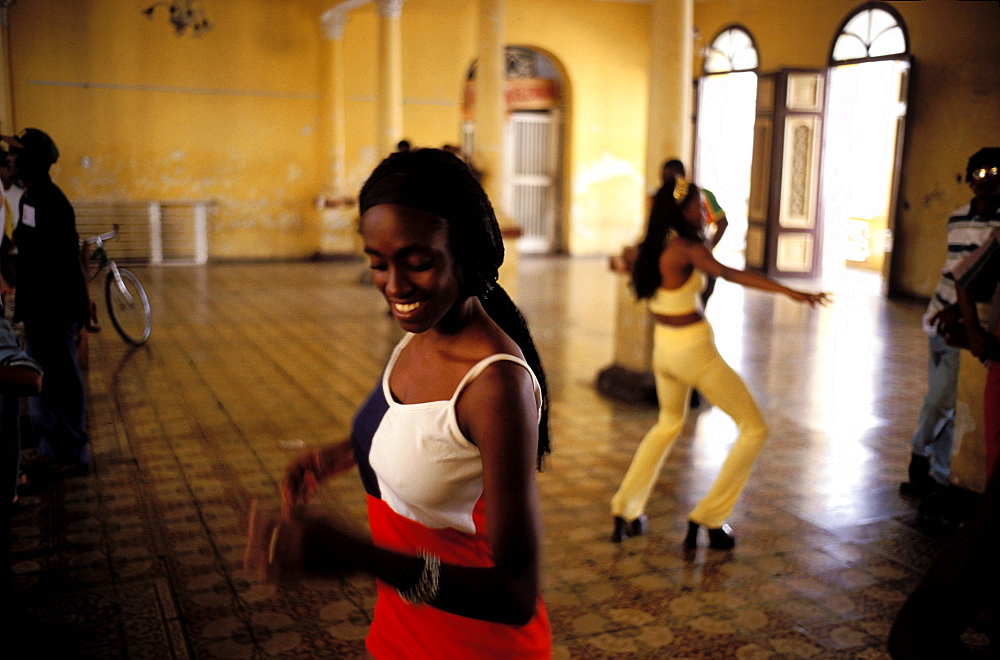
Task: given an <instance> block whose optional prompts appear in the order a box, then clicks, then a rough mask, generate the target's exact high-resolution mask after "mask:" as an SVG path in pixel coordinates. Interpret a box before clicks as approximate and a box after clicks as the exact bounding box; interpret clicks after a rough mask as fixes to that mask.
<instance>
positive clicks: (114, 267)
mask: <svg viewBox="0 0 1000 660" xmlns="http://www.w3.org/2000/svg"><path fill="white" fill-rule="evenodd" d="M113 227H114V228H113V229H112V230H111V231H109V232H107V233H106V234H101V235H99V236H92V237H91V238H88V239H86V240H84V241H81V242H82V243H83V248H84V250H88V251H89V254H86V255H85V259H86V263H87V272H88V275H89V279H90V281H93V280H95V279H96V278H97V276H98V275H100V274H101V273H103V272H107V277H106V278H105V280H104V300H105V301H106V302H107V304H108V316H110V317H111V323H112V324H114V326H115V330H117V331H118V334H120V335H121V336H122V339H124V340H125V341H126V342H128V343H129V344H132V345H133V346H141V345H143V344H145V343H146V340H148V339H149V333H150V332H151V331H152V329H153V314H152V311H151V310H150V308H149V298H148V297H147V296H146V290H145V289H143V288H142V283H141V282H139V278H138V277H136V275H135V273H133V272H132V271H130V270H129V269H127V268H121V267H120V266H118V264H116V263H115V261H114V259H112V258H111V257H110V256H109V255H108V252H107V250H105V249H104V243H105V242H106V241H110V240H111V239H112V238H114V237H115V236H116V235H117V234H118V225H114V226H113Z"/></svg>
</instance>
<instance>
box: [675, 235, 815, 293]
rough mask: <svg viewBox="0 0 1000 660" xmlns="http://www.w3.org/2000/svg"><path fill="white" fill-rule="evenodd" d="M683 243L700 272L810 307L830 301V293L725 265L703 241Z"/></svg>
mask: <svg viewBox="0 0 1000 660" xmlns="http://www.w3.org/2000/svg"><path fill="white" fill-rule="evenodd" d="M685 245H686V246H687V256H688V258H689V259H690V261H691V263H692V264H693V265H694V267H695V268H697V269H698V270H700V271H702V272H705V273H708V274H709V275H714V276H715V277H721V278H722V279H724V280H727V281H729V282H732V283H734V284H739V285H741V286H745V287H749V288H751V289H760V290H761V291H771V292H774V293H783V294H785V295H786V296H788V297H789V298H791V299H792V300H796V301H798V302H804V303H806V304H808V305H809V306H810V307H814V306H816V305H817V304H819V305H826V304H828V303H829V302H830V294H828V293H826V292H820V293H809V292H806V291H799V290H798V289H792V288H790V287H787V286H785V285H784V284H780V283H778V282H775V281H774V280H772V279H771V278H769V277H765V276H764V275H759V274H757V273H754V272H752V271H749V270H738V269H736V268H730V267H729V266H725V265H723V264H721V263H719V262H718V261H717V260H716V259H715V257H714V256H713V255H712V251H711V250H710V249H708V248H707V247H706V246H705V245H704V244H703V243H698V242H695V241H685Z"/></svg>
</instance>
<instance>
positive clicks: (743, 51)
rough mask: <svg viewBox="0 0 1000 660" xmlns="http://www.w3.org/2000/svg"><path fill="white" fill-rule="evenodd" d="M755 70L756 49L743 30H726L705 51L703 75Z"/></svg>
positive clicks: (739, 28) (733, 28)
mask: <svg viewBox="0 0 1000 660" xmlns="http://www.w3.org/2000/svg"><path fill="white" fill-rule="evenodd" d="M756 69H757V47H756V46H755V45H754V43H753V37H751V36H750V33H749V32H747V31H746V30H745V29H743V28H741V27H739V26H734V27H730V28H726V29H725V30H723V31H722V32H720V33H719V36H717V37H716V38H715V40H713V41H712V45H711V46H709V47H708V48H706V49H705V73H732V72H734V71H754V70H756Z"/></svg>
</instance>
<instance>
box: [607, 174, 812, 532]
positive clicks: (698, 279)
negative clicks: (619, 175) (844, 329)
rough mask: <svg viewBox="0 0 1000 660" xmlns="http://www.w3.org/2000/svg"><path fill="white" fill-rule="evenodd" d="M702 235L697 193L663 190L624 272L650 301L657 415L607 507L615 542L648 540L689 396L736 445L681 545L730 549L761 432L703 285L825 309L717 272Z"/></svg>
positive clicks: (790, 292) (808, 296) (670, 185)
mask: <svg viewBox="0 0 1000 660" xmlns="http://www.w3.org/2000/svg"><path fill="white" fill-rule="evenodd" d="M703 228H704V220H703V218H702V205H701V192H700V190H699V189H698V187H697V186H695V185H693V184H689V183H688V182H687V181H686V180H685V179H683V178H680V177H678V178H676V179H668V180H667V181H665V182H664V186H663V187H662V188H660V190H659V191H658V192H657V193H656V196H655V197H654V199H653V207H652V210H651V211H650V214H649V224H648V226H647V228H646V236H645V238H644V239H643V241H642V243H641V244H640V245H639V251H638V255H637V256H636V260H635V264H634V266H633V268H632V284H633V286H634V287H635V291H636V295H637V296H638V297H639V298H640V299H645V300H648V305H649V311H650V312H651V313H652V314H653V316H654V318H655V319H656V325H655V328H654V331H653V373H654V376H655V378H656V395H657V399H658V400H659V405H660V414H659V419H658V420H657V422H656V425H655V426H653V428H652V429H650V430H649V432H648V433H647V434H646V437H644V438H643V439H642V442H641V443H640V444H639V448H638V449H637V450H636V453H635V456H634V457H633V458H632V464H631V465H630V466H629V469H628V472H627V473H626V474H625V478H624V479H623V480H622V483H621V486H619V488H618V492H617V493H615V495H614V497H612V498H611V513H612V515H613V516H614V533H613V534H612V537H611V540H612V541H614V542H620V541H623V540H624V539H626V538H628V537H629V536H636V535H638V534H642V533H643V532H645V531H646V529H647V520H646V515H645V513H644V511H645V508H646V502H647V501H648V500H649V496H650V493H651V492H652V490H653V485H654V484H655V483H656V478H657V476H658V475H659V472H660V468H661V467H662V465H663V461H664V459H665V458H666V456H667V453H668V452H669V451H670V447H671V446H672V445H673V444H674V441H675V440H676V439H677V436H678V435H679V434H680V432H681V429H682V428H683V427H684V419H685V417H686V415H687V410H688V405H687V402H688V397H689V396H690V391H691V389H692V388H696V389H697V390H698V391H699V392H701V394H702V395H703V396H704V397H705V398H707V399H708V400H709V401H710V402H712V403H713V404H715V405H716V406H718V407H719V408H721V409H722V410H723V411H724V412H725V413H726V414H728V415H729V416H730V417H732V418H733V421H734V422H736V426H737V428H738V430H739V437H738V438H737V440H736V443H735V444H734V445H733V448H732V449H731V450H730V452H729V456H727V457H726V460H725V462H723V464H722V469H721V470H720V471H719V475H718V477H716V479H715V483H713V484H712V487H711V488H710V489H709V491H708V493H707V494H706V495H705V497H704V498H703V499H702V500H701V502H699V503H698V505H697V506H696V507H695V508H694V510H693V511H691V513H690V514H689V516H688V533H687V536H686V537H685V539H684V545H685V546H686V547H689V548H693V547H695V546H696V545H697V540H698V529H699V527H701V526H704V527H706V528H707V529H708V538H709V545H710V546H711V547H713V548H718V549H729V548H732V547H733V546H734V545H735V544H736V539H735V537H734V536H733V531H732V528H730V527H729V525H727V524H725V520H726V518H727V517H728V516H729V514H730V512H731V511H732V510H733V507H734V506H735V504H736V500H737V498H738V497H739V495H740V492H741V491H742V490H743V486H744V485H746V482H747V477H748V476H749V475H750V469H751V468H752V467H753V463H754V460H755V459H756V457H757V453H758V452H759V451H760V448H761V446H763V444H764V441H765V440H766V439H767V433H768V430H767V424H766V423H765V421H764V418H763V416H762V415H761V413H760V410H759V409H758V408H757V404H756V402H754V400H753V397H752V396H751V394H750V391H749V390H748V389H747V387H746V385H745V384H744V383H743V381H742V380H741V379H740V377H739V375H738V374H737V373H736V372H735V371H733V369H732V368H731V367H730V366H729V365H728V364H726V362H725V360H723V359H722V356H720V355H719V352H718V350H716V348H715V341H714V337H713V334H712V327H711V326H710V325H709V323H708V321H707V320H706V319H705V317H704V315H703V313H702V303H701V297H700V295H701V291H702V289H703V288H704V286H705V280H706V275H711V276H715V277H721V278H722V279H725V280H728V281H730V282H733V283H735V284H740V285H742V286H746V287H750V288H754V289H762V290H764V291H774V292H776V293H784V294H785V295H787V296H788V297H790V298H792V299H793V300H797V301H799V302H804V303H807V304H808V305H810V306H814V305H816V304H817V303H819V304H821V305H824V304H826V303H827V302H829V296H828V295H827V294H826V293H806V292H803V291H796V290H795V289H790V288H788V287H786V286H784V285H781V284H779V283H777V282H775V281H774V280H771V279H768V278H766V277H764V276H762V275H757V274H755V273H751V272H748V271H744V270H736V269H733V268H729V267H728V266H724V265H722V264H721V263H719V262H718V261H716V260H715V257H713V256H712V251H711V250H710V249H709V248H708V247H707V246H706V245H705V240H704V237H703V235H702V232H703Z"/></svg>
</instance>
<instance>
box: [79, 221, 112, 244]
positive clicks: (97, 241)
mask: <svg viewBox="0 0 1000 660" xmlns="http://www.w3.org/2000/svg"><path fill="white" fill-rule="evenodd" d="M117 234H118V225H117V224H114V225H112V229H111V231H109V232H107V233H105V234H100V235H98V236H91V237H90V238H88V239H85V240H84V243H93V244H94V245H100V244H101V243H103V242H104V241H110V240H111V239H112V238H114V237H115V236H116V235H117Z"/></svg>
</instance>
